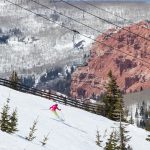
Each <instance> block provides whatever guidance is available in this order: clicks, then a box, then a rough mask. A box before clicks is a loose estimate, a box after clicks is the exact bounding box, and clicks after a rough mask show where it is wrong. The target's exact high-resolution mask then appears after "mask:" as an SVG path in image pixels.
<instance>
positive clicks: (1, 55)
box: [0, 0, 150, 77]
mask: <svg viewBox="0 0 150 150" xmlns="http://www.w3.org/2000/svg"><path fill="white" fill-rule="evenodd" d="M10 1H11V2H15V3H17V4H19V5H21V6H22V7H25V8H27V9H30V10H32V11H33V12H35V13H38V14H42V15H44V16H45V17H47V18H49V19H51V20H53V21H55V22H57V23H59V24H61V25H64V26H66V27H68V28H70V29H74V30H78V31H79V32H80V33H81V34H84V35H86V36H89V37H90V36H92V37H96V36H97V35H99V34H100V33H98V32H96V31H94V30H92V29H89V28H88V27H85V26H83V25H81V24H79V23H77V22H75V21H72V20H70V19H68V18H66V17H63V16H61V15H58V14H57V13H56V12H55V11H52V10H49V9H46V8H44V7H41V6H39V5H37V4H35V3H34V2H32V1H29V0H23V1H22V0H16V1H13V0H10ZM39 2H40V3H42V4H44V5H46V6H48V7H50V9H53V10H56V11H58V12H61V13H62V14H64V15H66V16H69V17H72V18H73V19H76V20H77V21H79V22H81V23H84V24H86V25H88V26H91V27H92V28H94V29H97V30H99V31H101V32H103V31H106V30H107V29H108V28H112V27H113V26H112V25H110V24H107V23H106V22H103V21H101V20H99V19H97V18H95V17H93V16H90V15H88V14H86V13H83V12H82V11H79V10H78V9H75V8H72V7H71V6H68V5H66V4H64V3H49V1H48V0H42V1H39ZM75 5H77V6H79V7H81V8H82V9H85V10H86V11H89V12H91V13H93V14H95V15H98V16H100V17H102V18H105V19H108V20H110V21H112V22H114V23H116V24H118V25H120V26H124V25H126V24H130V23H131V21H133V22H137V21H139V20H145V19H149V16H150V11H149V9H150V7H149V5H148V4H145V3H140V4H138V3H129V4H128V3H123V4H121V3H96V4H95V5H96V6H98V7H100V8H102V9H106V10H107V11H110V12H112V13H113V14H118V15H120V16H121V17H124V18H127V19H129V20H128V21H125V20H122V19H120V18H116V17H115V16H112V15H110V14H109V13H106V12H104V11H102V10H99V9H96V8H94V7H92V6H89V5H86V4H85V3H83V2H78V3H75ZM0 20H1V22H0V76H1V77H4V76H6V75H9V74H10V72H11V71H12V70H14V69H15V70H16V71H17V72H18V73H22V74H36V73H37V74H40V73H42V72H43V71H44V70H45V69H46V68H50V67H51V66H53V67H54V66H55V65H57V66H58V65H63V64H69V63H73V62H74V61H76V62H77V61H80V59H82V58H83V56H84V54H85V53H88V51H89V46H90V43H91V42H92V41H91V40H90V41H89V40H88V39H85V38H84V37H82V36H79V35H77V36H76V37H75V39H74V40H75V44H77V43H78V42H81V41H85V42H84V43H83V44H84V46H83V50H82V49H80V50H79V51H78V50H74V48H73V36H74V33H73V32H71V31H69V30H67V29H65V28H63V27H60V26H58V25H56V24H54V23H51V22H49V21H47V20H44V19H42V18H40V17H38V16H36V15H34V14H31V13H29V12H27V11H25V10H22V9H21V8H19V7H16V6H13V5H12V4H10V3H8V2H7V1H5V0H1V1H0ZM58 62H59V63H58Z"/></svg>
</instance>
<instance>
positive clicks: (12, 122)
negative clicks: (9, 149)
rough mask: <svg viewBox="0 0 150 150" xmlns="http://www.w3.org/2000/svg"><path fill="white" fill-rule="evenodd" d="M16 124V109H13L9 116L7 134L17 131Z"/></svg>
mask: <svg viewBox="0 0 150 150" xmlns="http://www.w3.org/2000/svg"><path fill="white" fill-rule="evenodd" d="M17 122H18V119H17V109H15V110H14V111H13V113H12V115H11V116H10V123H9V126H10V128H9V133H14V132H16V131H18V130H17Z"/></svg>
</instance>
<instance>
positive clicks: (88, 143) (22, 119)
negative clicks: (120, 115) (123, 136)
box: [0, 86, 150, 150]
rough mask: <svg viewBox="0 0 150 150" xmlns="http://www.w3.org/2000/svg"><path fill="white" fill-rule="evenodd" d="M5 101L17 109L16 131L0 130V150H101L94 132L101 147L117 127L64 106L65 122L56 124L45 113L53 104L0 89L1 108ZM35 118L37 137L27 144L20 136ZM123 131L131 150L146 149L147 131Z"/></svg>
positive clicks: (147, 143)
mask: <svg viewBox="0 0 150 150" xmlns="http://www.w3.org/2000/svg"><path fill="white" fill-rule="evenodd" d="M7 98H10V104H9V105H10V107H11V110H10V111H12V110H13V109H14V108H16V107H17V109H18V120H19V122H18V129H19V131H18V132H17V133H16V134H13V135H10V134H7V133H4V132H2V131H0V149H1V150H10V149H11V150H33V149H34V150H44V149H45V150H60V149H61V150H91V149H93V150H100V149H101V150H102V149H103V148H99V147H98V146H96V144H95V140H96V130H97V129H98V130H99V131H100V134H101V136H102V140H103V143H102V146H105V142H106V140H107V138H108V137H109V134H110V132H111V131H112V130H113V128H114V127H118V123H117V122H114V121H111V120H109V119H107V118H104V117H102V116H98V115H95V114H92V113H89V112H86V111H83V110H80V109H77V108H73V107H70V106H64V105H59V107H60V108H61V112H59V115H60V116H62V117H63V118H64V119H65V121H64V122H62V121H59V120H58V119H57V118H55V116H54V115H53V114H52V113H51V112H50V111H49V110H46V109H48V108H49V106H51V105H52V104H53V103H54V102H52V101H49V100H46V99H44V98H40V97H37V96H33V95H30V94H25V93H20V92H16V91H14V90H12V89H9V88H6V87H3V86H0V107H1V108H2V106H3V104H4V103H5V102H6V100H7ZM37 117H38V124H37V129H38V130H37V131H36V132H35V135H36V137H37V138H36V139H35V140H34V141H33V142H29V141H27V140H25V139H24V137H26V136H28V133H29V127H31V126H32V124H33V121H34V120H35V119H36V118H37ZM127 130H128V131H130V132H129V135H130V136H132V139H131V141H130V142H129V144H130V145H131V146H132V148H133V150H149V147H150V142H148V141H146V140H145V138H146V137H147V135H148V132H146V131H145V130H143V129H140V128H137V127H135V126H133V125H129V126H127ZM48 133H50V134H49V140H48V142H47V145H46V146H45V147H42V146H41V143H40V141H41V140H42V139H43V136H44V135H47V134H48Z"/></svg>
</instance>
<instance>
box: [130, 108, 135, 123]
mask: <svg viewBox="0 0 150 150" xmlns="http://www.w3.org/2000/svg"><path fill="white" fill-rule="evenodd" d="M129 123H130V124H134V120H133V114H132V108H131V117H130V120H129Z"/></svg>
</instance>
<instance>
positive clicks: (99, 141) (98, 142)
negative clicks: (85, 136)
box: [95, 130, 103, 147]
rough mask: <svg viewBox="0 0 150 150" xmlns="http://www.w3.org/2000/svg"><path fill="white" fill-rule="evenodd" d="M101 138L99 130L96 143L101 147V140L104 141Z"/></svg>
mask: <svg viewBox="0 0 150 150" xmlns="http://www.w3.org/2000/svg"><path fill="white" fill-rule="evenodd" d="M100 138H101V136H100V134H99V131H98V130H97V134H96V141H95V142H96V145H98V146H99V147H101V142H103V141H101V140H100Z"/></svg>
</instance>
